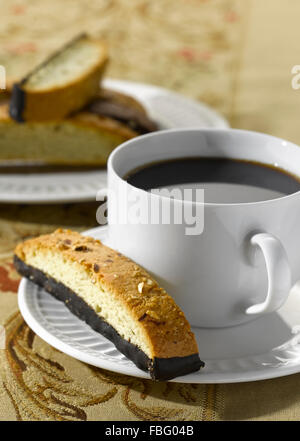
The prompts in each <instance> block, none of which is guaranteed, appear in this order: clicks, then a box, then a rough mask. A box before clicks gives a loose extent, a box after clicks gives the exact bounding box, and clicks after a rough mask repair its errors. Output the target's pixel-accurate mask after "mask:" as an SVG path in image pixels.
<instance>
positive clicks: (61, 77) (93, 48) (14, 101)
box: [10, 34, 108, 122]
mask: <svg viewBox="0 0 300 441" xmlns="http://www.w3.org/2000/svg"><path fill="white" fill-rule="evenodd" d="M107 61H108V55H107V49H106V46H105V45H104V44H103V42H101V41H98V40H94V39H91V38H89V37H88V36H87V35H86V34H82V35H80V36H79V37H77V38H75V39H74V40H72V41H71V42H70V43H68V44H67V45H65V46H64V47H63V48H62V49H60V50H59V51H57V52H56V53H55V54H53V55H52V56H51V57H50V58H48V59H47V60H46V61H44V62H43V63H42V64H41V65H39V66H37V67H35V68H34V70H33V71H32V72H30V73H29V74H27V75H26V77H25V78H23V79H22V80H21V81H20V82H18V83H16V84H14V86H13V90H12V98H11V102H10V115H11V117H12V118H13V119H15V120H16V121H19V122H22V121H51V120H57V119H62V118H64V117H66V116H68V115H69V114H71V113H73V112H75V111H77V110H79V109H81V108H82V107H84V106H85V105H86V104H87V103H88V102H89V101H90V100H91V99H92V98H93V97H94V96H95V95H96V94H97V92H98V90H99V83H100V79H101V77H102V74H103V72H104V69H105V66H106V64H107Z"/></svg>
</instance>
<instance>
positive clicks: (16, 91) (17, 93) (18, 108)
mask: <svg viewBox="0 0 300 441" xmlns="http://www.w3.org/2000/svg"><path fill="white" fill-rule="evenodd" d="M25 100H26V95H25V91H24V90H23V89H22V86H21V85H20V84H19V83H16V84H14V85H13V88H12V95H11V99H10V104H9V115H10V117H11V118H12V119H14V120H15V121H17V122H24V118H23V111H24V109H25Z"/></svg>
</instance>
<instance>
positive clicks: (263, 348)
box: [18, 227, 300, 383]
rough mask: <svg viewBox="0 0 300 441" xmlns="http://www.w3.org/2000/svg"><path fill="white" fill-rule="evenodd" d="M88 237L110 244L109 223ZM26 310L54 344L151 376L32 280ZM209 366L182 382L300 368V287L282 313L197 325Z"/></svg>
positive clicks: (24, 294) (23, 302) (257, 376)
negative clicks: (222, 324) (220, 326)
mask: <svg viewBox="0 0 300 441" xmlns="http://www.w3.org/2000/svg"><path fill="white" fill-rule="evenodd" d="M86 234H87V235H90V236H93V237H95V238H97V239H100V240H102V241H103V243H106V244H107V245H109V244H108V243H107V227H99V228H94V229H93V230H89V231H87V232H86ZM18 298H19V307H20V311H21V313H22V315H23V317H24V319H25V321H26V322H27V324H28V326H30V327H31V328H32V329H33V331H34V332H35V333H36V334H37V335H39V336H40V337H41V338H42V339H43V340H45V341H46V342H47V343H49V344H50V345H52V346H54V347H55V348H57V349H59V350H61V351H62V352H65V353H66V354H68V355H70V356H72V357H74V358H77V359H78V360H81V361H83V362H85V363H89V364H91V365H94V366H97V367H100V368H103V369H108V370H111V371H114V372H118V373H122V374H126V375H132V376H135V377H140V378H150V377H149V375H148V374H146V373H145V372H143V371H141V370H139V369H138V368H137V367H136V366H135V365H134V364H133V363H132V362H131V361H129V360H128V359H126V358H125V357H124V356H123V355H122V354H121V353H120V352H118V351H117V350H116V349H115V347H114V345H113V344H112V343H111V342H110V341H109V340H107V339H105V338H104V337H102V336H101V335H100V334H98V333H96V332H95V331H93V330H92V329H91V328H90V327H89V326H88V325H86V324H85V323H84V322H82V321H81V320H79V319H78V318H77V317H75V316H74V315H73V314H71V313H70V312H69V310H68V309H67V308H66V306H65V305H64V304H63V303H62V302H59V301H58V300H55V299H54V298H53V297H52V296H51V295H50V294H48V293H46V292H45V291H43V290H42V289H40V288H38V287H37V286H36V285H34V284H33V283H32V282H30V281H29V280H27V279H22V281H21V284H20V287H19V296H18ZM193 331H194V333H195V335H196V338H197V341H198V345H199V352H200V357H201V359H202V360H203V361H205V363H206V365H205V368H204V369H202V370H201V371H199V372H196V373H193V374H189V375H186V376H184V377H178V378H176V379H174V380H172V381H175V382H180V383H235V382H243V381H255V380H262V379H267V378H276V377H280V376H285V375H290V374H294V373H297V372H300V288H299V287H295V288H294V289H293V290H292V292H291V294H290V297H289V299H288V301H287V302H286V304H285V305H284V306H283V307H282V308H281V309H280V310H279V311H278V312H276V313H273V314H270V315H268V316H265V317H263V318H260V319H257V320H255V321H253V322H250V323H247V324H245V325H242V326H235V327H232V328H223V329H201V328H193Z"/></svg>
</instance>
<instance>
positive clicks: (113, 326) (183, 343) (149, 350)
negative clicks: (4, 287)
mask: <svg viewBox="0 0 300 441" xmlns="http://www.w3.org/2000/svg"><path fill="white" fill-rule="evenodd" d="M14 263H15V267H16V269H17V270H18V271H19V273H20V274H22V275H23V276H25V277H28V278H29V279H30V280H32V281H33V282H35V283H37V284H38V285H40V286H42V287H43V288H44V289H45V290H46V291H48V292H49V293H50V294H52V295H53V296H54V297H56V298H57V299H59V300H61V301H63V302H64V303H65V304H66V306H67V307H68V308H69V309H70V311H71V312H72V313H73V314H75V315H76V316H78V317H79V318H80V319H82V320H84V321H85V322H86V323H88V324H89V325H90V326H91V327H92V328H93V329H94V330H96V331H98V332H100V333H101V334H102V335H104V336H105V337H106V338H108V339H109V340H111V341H112V342H113V343H114V344H115V346H116V347H117V349H118V350H119V351H120V352H122V353H123V354H124V355H125V356H126V357H128V358H129V359H130V360H132V361H133V362H134V363H135V364H136V366H138V367H139V368H140V369H143V370H144V371H149V372H150V375H151V377H152V378H153V379H154V380H169V379H172V378H174V377H177V376H180V375H185V374H188V373H190V372H194V371H197V370H199V369H200V367H202V366H203V363H202V362H201V361H200V359H199V355H198V348H197V343H196V340H195V336H194V334H193V333H192V331H191V328H190V325H189V323H188V321H187V320H186V318H185V316H184V314H183V312H182V311H181V310H180V308H179V307H178V306H177V305H176V303H175V302H174V300H173V299H172V298H171V297H170V296H169V295H168V294H167V293H166V291H165V290H164V289H162V288H161V287H159V285H158V284H157V282H156V281H155V280H154V279H153V278H152V277H151V276H150V275H149V274H148V273H147V272H146V271H145V270H144V269H142V268H141V267H139V266H138V265H136V264H135V263H134V262H133V261H131V260H130V259H128V258H126V257H125V256H123V255H121V254H120V253H118V252H116V251H114V250H112V249H110V248H108V247H107V246H105V245H103V244H102V243H101V242H100V241H98V240H95V239H92V238H89V237H85V236H82V235H80V234H79V233H76V232H72V231H69V230H57V231H55V232H54V233H52V234H49V235H44V236H40V237H38V238H35V239H30V240H27V241H26V242H24V243H22V244H20V245H18V246H17V248H16V250H15V258H14Z"/></svg>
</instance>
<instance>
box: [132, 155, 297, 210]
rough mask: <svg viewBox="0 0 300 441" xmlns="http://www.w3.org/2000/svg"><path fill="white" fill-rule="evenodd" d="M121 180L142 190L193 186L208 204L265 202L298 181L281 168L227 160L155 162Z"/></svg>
mask: <svg viewBox="0 0 300 441" xmlns="http://www.w3.org/2000/svg"><path fill="white" fill-rule="evenodd" d="M125 179H126V180H127V181H128V182H129V183H130V184H132V185H133V186H135V187H138V188H141V189H144V190H150V189H153V188H161V187H176V186H180V187H182V188H188V187H189V184H193V185H192V187H193V186H194V187H195V184H196V186H198V187H199V188H204V189H205V191H206V193H207V196H208V199H209V200H210V201H211V202H244V201H246V202H250V201H255V200H266V199H272V198H275V197H278V196H282V195H287V194H291V193H294V192H297V191H299V190H300V180H299V179H298V178H297V177H296V176H294V175H292V174H290V173H288V172H286V171H284V170H283V169H280V168H278V167H274V166H271V165H265V164H262V163H258V162H251V161H246V160H245V161H244V160H235V159H227V158H206V157H196V158H183V159H175V160H167V161H161V162H156V163H152V164H149V165H147V166H145V167H140V168H138V169H136V170H133V171H132V172H130V173H128V174H127V175H126V176H125ZM220 184H221V185H220ZM220 191H222V194H220ZM206 200H207V197H206Z"/></svg>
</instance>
